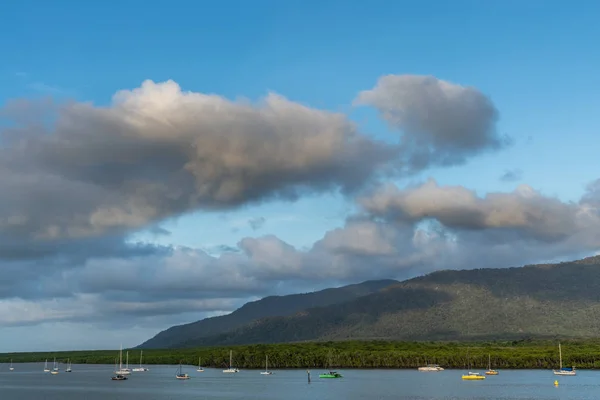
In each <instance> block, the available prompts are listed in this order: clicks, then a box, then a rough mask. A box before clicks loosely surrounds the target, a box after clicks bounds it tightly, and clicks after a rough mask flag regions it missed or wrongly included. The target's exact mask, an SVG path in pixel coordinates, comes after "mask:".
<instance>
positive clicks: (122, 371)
mask: <svg viewBox="0 0 600 400" xmlns="http://www.w3.org/2000/svg"><path fill="white" fill-rule="evenodd" d="M115 374H117V375H130V374H131V371H129V369H127V368H123V345H121V349H120V350H119V369H118V370H116V371H115Z"/></svg>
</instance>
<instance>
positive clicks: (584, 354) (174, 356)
mask: <svg viewBox="0 0 600 400" xmlns="http://www.w3.org/2000/svg"><path fill="white" fill-rule="evenodd" d="M561 344H562V348H563V364H564V365H565V366H571V365H575V366H576V367H577V368H581V369H585V368H600V340H585V341H583V340H562V341H561ZM230 350H232V351H233V360H234V366H236V367H239V368H264V360H265V355H268V356H269V367H271V368H328V367H331V368H416V367H418V366H421V365H423V364H427V363H436V364H440V365H441V366H443V367H445V368H460V369H462V368H467V366H468V364H467V362H468V360H469V361H470V363H471V368H474V369H475V368H478V369H481V368H487V363H488V354H489V355H490V356H491V359H492V367H493V368H498V369H502V368H504V369H521V368H533V369H551V368H557V367H558V364H559V360H558V341H550V340H548V341H539V340H538V341H529V340H520V341H504V342H470V343H467V342H386V341H347V342H319V343H285V344H269V345H247V346H230V347H203V348H196V349H179V350H145V351H144V358H143V363H144V365H151V364H178V363H179V362H180V361H182V362H183V363H185V364H190V365H196V364H197V363H198V358H199V357H200V358H201V359H202V365H203V366H205V367H216V368H221V367H225V366H227V364H228V363H229V351H230ZM128 351H129V364H130V365H136V364H138V363H139V357H140V350H128ZM54 357H56V359H57V360H60V361H61V362H66V360H67V359H70V360H71V362H72V363H74V364H113V363H114V362H115V359H116V357H118V350H110V351H107V350H102V351H70V352H39V353H4V354H0V362H4V363H6V362H9V361H10V359H12V360H13V362H14V363H21V362H44V360H46V359H48V360H53V359H54ZM123 358H125V351H124V352H123ZM123 361H125V360H123Z"/></svg>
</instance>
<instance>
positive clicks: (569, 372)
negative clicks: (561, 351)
mask: <svg viewBox="0 0 600 400" xmlns="http://www.w3.org/2000/svg"><path fill="white" fill-rule="evenodd" d="M553 372H554V375H561V376H574V375H577V372H575V371H557V370H554V371H553Z"/></svg>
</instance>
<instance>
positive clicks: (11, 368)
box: [8, 358, 15, 371]
mask: <svg viewBox="0 0 600 400" xmlns="http://www.w3.org/2000/svg"><path fill="white" fill-rule="evenodd" d="M8 370H9V371H14V370H15V369H14V368H13V366H12V358H11V359H10V367H8Z"/></svg>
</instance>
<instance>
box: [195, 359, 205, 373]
mask: <svg viewBox="0 0 600 400" xmlns="http://www.w3.org/2000/svg"><path fill="white" fill-rule="evenodd" d="M201 361H202V358H200V357H198V369H197V370H196V371H198V372H204V368H202V362H201Z"/></svg>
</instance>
